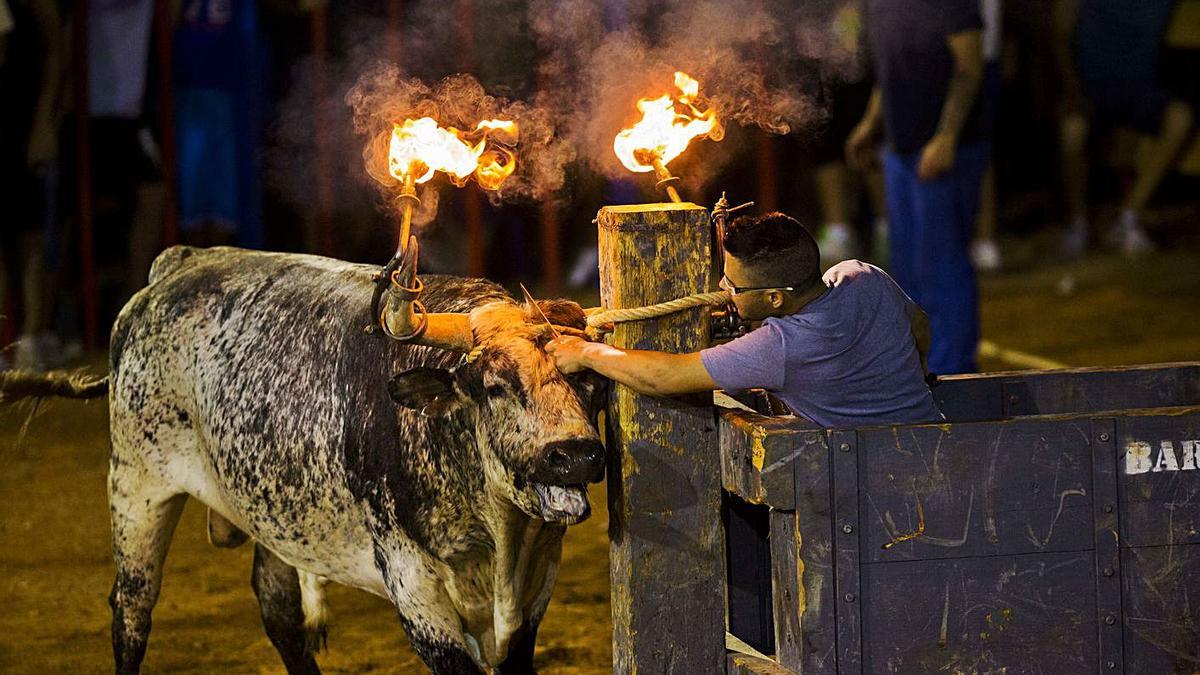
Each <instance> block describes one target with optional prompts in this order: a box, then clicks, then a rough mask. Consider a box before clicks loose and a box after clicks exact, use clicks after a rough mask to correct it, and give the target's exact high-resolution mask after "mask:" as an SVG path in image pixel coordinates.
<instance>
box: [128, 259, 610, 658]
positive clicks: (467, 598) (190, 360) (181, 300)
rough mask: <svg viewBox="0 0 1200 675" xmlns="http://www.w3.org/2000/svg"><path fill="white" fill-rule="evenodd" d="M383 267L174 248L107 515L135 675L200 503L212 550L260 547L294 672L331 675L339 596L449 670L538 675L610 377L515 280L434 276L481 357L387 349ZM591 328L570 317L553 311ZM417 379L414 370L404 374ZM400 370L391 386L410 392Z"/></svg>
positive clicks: (139, 330) (281, 644) (259, 589)
mask: <svg viewBox="0 0 1200 675" xmlns="http://www.w3.org/2000/svg"><path fill="white" fill-rule="evenodd" d="M372 271H373V268H370V267H367V266H363V265H355V264H350V263H345V262H340V261H336V260H329V259H324V258H318V257H313V256H305V255H291V254H276V253H259V252H250V251H243V250H238V249H232V248H216V249H208V250H199V249H192V248H184V247H176V248H172V249H170V250H168V251H166V252H165V253H163V254H162V255H161V256H160V257H159V258H158V259H157V260H156V261H155V265H154V269H153V271H152V272H151V276H150V281H151V283H150V285H149V286H148V287H147V288H146V289H144V290H142V291H141V292H139V293H138V294H137V295H135V296H134V297H133V299H132V300H130V302H129V303H128V305H126V307H125V308H124V310H123V311H122V312H121V314H120V316H119V318H118V319H117V322H116V324H115V326H114V328H113V333H112V357H111V363H110V367H111V374H110V378H111V379H110V387H109V389H110V391H109V396H110V402H111V414H110V423H111V430H112V461H111V469H110V474H109V497H110V503H111V512H112V529H113V550H114V555H115V558H116V570H117V576H116V581H115V583H114V586H113V591H112V595H111V598H110V603H111V604H112V607H113V643H114V650H115V656H116V661H117V669H118V671H121V672H136V671H137V670H138V667H139V664H140V662H141V660H142V657H143V655H144V653H145V648H146V641H147V638H148V635H149V631H150V613H151V609H152V607H153V605H154V603H155V600H156V598H157V596H158V591H159V588H160V583H161V577H162V566H163V560H164V558H165V556H166V553H167V547H168V544H169V542H170V538H171V533H172V530H173V528H174V527H175V524H176V522H177V520H178V518H179V514H180V512H181V510H182V508H183V504H184V502H185V501H186V499H187V497H188V496H191V497H194V498H196V499H197V500H199V501H201V502H203V503H204V504H206V505H207V506H208V507H209V509H210V535H211V536H213V537H214V539H216V540H217V541H216V542H215V543H222V542H225V543H234V544H236V543H237V542H238V541H239V539H244V537H243V536H242V535H241V533H245V535H248V536H249V537H250V538H253V539H254V541H255V546H256V551H255V566H254V572H253V587H254V590H255V593H256V595H257V596H258V599H259V603H260V605H261V608H262V617H263V623H264V626H265V627H266V630H267V634H268V636H269V637H270V639H271V642H272V643H273V644H274V645H275V646H276V648H277V649H278V651H279V653H280V655H281V656H282V657H283V660H284V662H285V664H286V665H287V668H288V670H289V672H293V673H294V672H317V664H316V662H315V660H314V658H313V654H312V653H313V650H314V645H315V644H316V643H317V642H318V641H319V639H314V636H317V635H323V630H324V628H323V626H321V625H320V622H321V615H322V614H323V611H322V610H323V593H322V587H323V584H324V583H326V582H327V581H333V582H337V583H340V584H345V585H347V586H353V587H356V588H361V589H364V590H366V591H369V592H371V593H374V594H376V595H379V596H383V597H386V598H388V599H390V600H391V602H393V603H394V604H395V606H396V609H397V610H398V611H399V614H400V620H401V623H402V624H403V626H404V630H405V631H406V632H407V633H408V636H409V638H410V640H411V642H412V644H413V646H414V648H415V649H416V651H417V652H418V653H419V654H420V656H421V658H422V659H423V660H424V661H425V663H426V664H427V665H428V666H429V667H430V668H431V669H432V670H433V671H434V672H436V673H475V672H481V671H483V672H489V671H491V672H497V673H510V672H512V673H516V672H533V664H532V660H533V649H534V641H535V638H536V634H537V629H538V624H539V622H540V621H541V619H542V616H543V614H544V612H545V610H546V606H547V603H548V602H549V600H550V593H551V590H552V589H553V586H554V581H555V576H556V574H557V568H558V562H559V557H560V554H561V550H562V538H563V534H564V532H565V530H566V526H567V525H569V524H572V523H575V522H578V521H580V520H582V519H584V518H586V517H587V516H588V514H589V505H588V501H587V491H586V487H587V485H586V484H587V483H588V482H593V481H597V480H599V479H600V478H601V476H602V473H603V470H604V456H603V450H602V447H601V445H600V442H599V437H598V434H597V431H596V428H595V425H594V417H593V414H592V413H593V410H591V409H590V406H591V405H592V404H593V403H594V401H595V399H596V396H595V394H596V392H595V389H596V387H597V386H598V383H597V382H595V381H592V380H588V379H582V378H580V379H575V378H574V376H572V377H570V378H568V377H564V376H563V375H562V374H561V373H559V371H558V370H557V369H556V368H555V366H554V363H553V361H552V360H551V359H550V358H549V357H548V356H547V355H546V354H545V352H544V351H543V349H542V346H543V345H544V343H545V342H546V340H548V339H549V338H550V337H551V336H550V335H549V327H548V326H547V325H546V324H545V323H544V321H543V320H542V319H541V318H540V315H538V314H537V313H536V310H534V309H533V308H531V307H528V306H521V305H518V304H516V303H515V302H514V301H513V300H512V299H510V298H509V297H508V295H507V294H506V293H505V292H504V291H503V289H501V288H500V287H499V286H496V285H495V284H492V283H489V282H485V281H480V280H471V279H460V278H452V277H432V276H431V277H427V278H426V279H425V282H426V291H425V293H424V295H423V298H422V299H423V301H424V302H425V304H426V306H427V307H428V308H429V311H430V312H470V322H471V330H472V333H473V337H474V341H475V344H476V345H481V346H482V350H481V351H480V352H479V353H478V354H477V358H474V359H473V360H471V361H470V362H468V360H467V359H466V358H465V357H464V356H463V355H462V354H458V353H451V352H447V351H441V350H436V349H432V348H428V347H419V346H411V345H404V344H401V343H398V342H395V341H392V340H390V339H388V338H387V337H385V336H384V335H382V334H381V333H380V331H378V330H375V331H373V332H369V331H367V330H365V327H366V326H368V325H371V324H372V320H371V317H370V316H369V314H370V311H369V305H370V302H369V299H370V297H371V291H372V284H373V282H372V278H371V273H372ZM540 305H541V308H542V309H543V311H545V313H546V314H547V315H549V316H550V318H551V320H552V321H554V322H555V323H556V324H563V325H570V326H575V327H579V328H582V327H583V321H584V315H583V312H582V310H580V308H579V306H578V305H575V304H574V303H568V302H546V303H540ZM396 373H399V375H395V374H396ZM393 376H394V377H393Z"/></svg>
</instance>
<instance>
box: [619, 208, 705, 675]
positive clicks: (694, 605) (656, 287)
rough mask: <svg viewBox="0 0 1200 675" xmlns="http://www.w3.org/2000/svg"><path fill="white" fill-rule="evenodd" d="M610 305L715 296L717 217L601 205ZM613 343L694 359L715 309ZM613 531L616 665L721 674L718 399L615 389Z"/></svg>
mask: <svg viewBox="0 0 1200 675" xmlns="http://www.w3.org/2000/svg"><path fill="white" fill-rule="evenodd" d="M597 223H598V224H599V252H600V291H601V301H602V303H603V304H604V306H605V307H609V308H614V309H616V308H622V307H639V306H643V305H649V304H654V303H657V302H664V301H666V300H671V299H674V298H678V297H682V296H684V295H688V294H690V293H694V292H696V291H697V290H698V289H700V290H703V289H708V288H709V287H710V282H711V278H710V277H711V270H710V265H709V263H710V245H711V240H710V238H711V233H710V227H709V221H708V212H707V211H706V210H705V209H703V208H701V207H699V206H696V205H694V204H642V205H635V206H612V207H604V208H603V209H601V210H600V213H599V215H598V217H597ZM612 344H614V345H615V346H618V347H624V348H632V349H657V350H663V351H670V352H677V353H678V352H690V351H695V350H697V349H700V348H703V347H705V346H707V344H708V315H707V310H706V308H696V309H693V310H689V311H686V312H680V313H677V314H672V315H669V316H665V317H661V318H658V319H654V320H648V321H634V322H629V323H622V324H618V325H617V327H616V330H615V332H614V333H613V335H612ZM609 419H610V420H611V424H612V432H613V433H612V434H611V435H610V436H609V439H610V447H609V451H610V455H609V456H610V462H609V471H608V479H609V488H608V495H609V502H610V503H609V535H610V540H611V545H610V549H609V550H610V563H611V575H612V612H613V670H614V672H616V673H622V674H623V673H635V672H640V673H678V674H679V675H684V674H687V675H692V674H694V673H719V672H721V671H722V670H723V669H724V668H725V666H726V657H725V646H724V635H725V555H724V553H725V547H724V540H723V534H722V530H721V515H720V513H721V482H720V476H721V474H720V458H719V455H718V452H717V434H716V422H715V419H714V417H713V410H712V397H711V396H693V397H679V398H671V399H667V398H660V397H651V396H642V395H640V394H637V393H635V392H634V391H633V390H631V389H629V388H627V387H624V386H622V385H616V386H614V387H613V389H612V393H611V398H610V401H609Z"/></svg>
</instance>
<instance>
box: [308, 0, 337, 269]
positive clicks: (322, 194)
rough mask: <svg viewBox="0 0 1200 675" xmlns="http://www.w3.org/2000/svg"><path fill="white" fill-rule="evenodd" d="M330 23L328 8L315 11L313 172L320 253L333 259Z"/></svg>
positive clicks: (311, 26) (312, 18)
mask: <svg viewBox="0 0 1200 675" xmlns="http://www.w3.org/2000/svg"><path fill="white" fill-rule="evenodd" d="M327 20H328V15H327V14H326V9H325V6H320V7H317V8H316V9H314V10H313V11H312V14H311V15H310V21H309V39H310V40H311V41H312V52H313V87H312V106H313V142H314V144H315V150H316V162H314V164H315V166H314V168H313V170H314V171H315V174H316V175H315V178H316V183H317V250H318V251H319V252H320V253H322V254H324V255H333V254H334V250H333V249H334V242H333V178H332V176H331V175H330V173H329V170H330V166H329V164H330V158H331V153H330V149H329V135H328V133H327V129H328V127H327V126H326V125H325V123H324V117H325V115H324V109H325V97H326V93H327V92H328V86H329V85H328V72H327V70H326V68H327V64H326V61H325V58H326V55H327V54H328V52H329V26H328V22H327Z"/></svg>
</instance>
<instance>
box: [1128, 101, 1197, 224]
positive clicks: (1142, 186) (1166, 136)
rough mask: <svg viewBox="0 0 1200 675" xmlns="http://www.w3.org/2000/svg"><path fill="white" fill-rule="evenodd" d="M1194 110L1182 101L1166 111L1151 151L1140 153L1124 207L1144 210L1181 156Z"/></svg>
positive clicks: (1136, 210)
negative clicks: (1168, 171) (1135, 175)
mask: <svg viewBox="0 0 1200 675" xmlns="http://www.w3.org/2000/svg"><path fill="white" fill-rule="evenodd" d="M1192 123H1193V116H1192V109H1191V108H1189V107H1188V105H1187V104H1186V103H1183V102H1182V101H1172V102H1171V104H1170V105H1168V106H1167V110H1166V112H1165V113H1163V124H1162V131H1161V132H1160V133H1159V135H1158V138H1156V139H1154V141H1153V142H1152V145H1151V147H1150V149H1149V151H1148V152H1142V153H1139V156H1138V163H1137V179H1136V180H1135V181H1134V183H1133V188H1132V189H1130V191H1129V194H1128V195H1127V196H1126V197H1125V201H1124V203H1123V204H1122V206H1123V207H1124V209H1126V210H1130V211H1135V212H1141V211H1142V209H1144V208H1146V204H1148V203H1150V198H1151V197H1152V196H1154V191H1155V190H1157V189H1158V186H1159V185H1160V184H1161V183H1162V180H1163V177H1164V176H1166V174H1167V170H1168V169H1170V168H1171V166H1172V165H1173V164H1174V163H1175V160H1176V159H1177V158H1178V157H1179V152H1180V150H1182V149H1183V144H1184V142H1185V141H1187V140H1188V138H1189V137H1190V136H1191V133H1192Z"/></svg>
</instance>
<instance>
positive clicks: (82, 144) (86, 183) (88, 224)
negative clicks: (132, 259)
mask: <svg viewBox="0 0 1200 675" xmlns="http://www.w3.org/2000/svg"><path fill="white" fill-rule="evenodd" d="M88 5H89V3H88V1H87V0H76V2H75V5H74V7H73V10H74V11H73V12H72V17H71V20H72V23H73V24H74V29H73V31H72V33H73V34H72V37H73V43H74V44H73V45H72V49H71V55H72V56H71V58H72V62H73V63H72V64H71V65H72V68H73V69H74V71H75V90H74V98H75V162H76V165H75V178H76V184H77V186H76V196H77V198H76V202H75V219H76V221H77V222H78V224H79V284H80V289H79V290H80V295H82V296H83V343H84V346H85V347H86V348H88V349H95V348H96V335H97V329H96V326H97V306H98V305H99V299H98V298H97V297H96V292H97V291H96V261H95V245H94V242H93V238H92V237H93V232H92V226H93V222H92V146H91V136H90V133H89V132H90V129H89V128H88V119H89V114H88V111H89V107H88Z"/></svg>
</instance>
